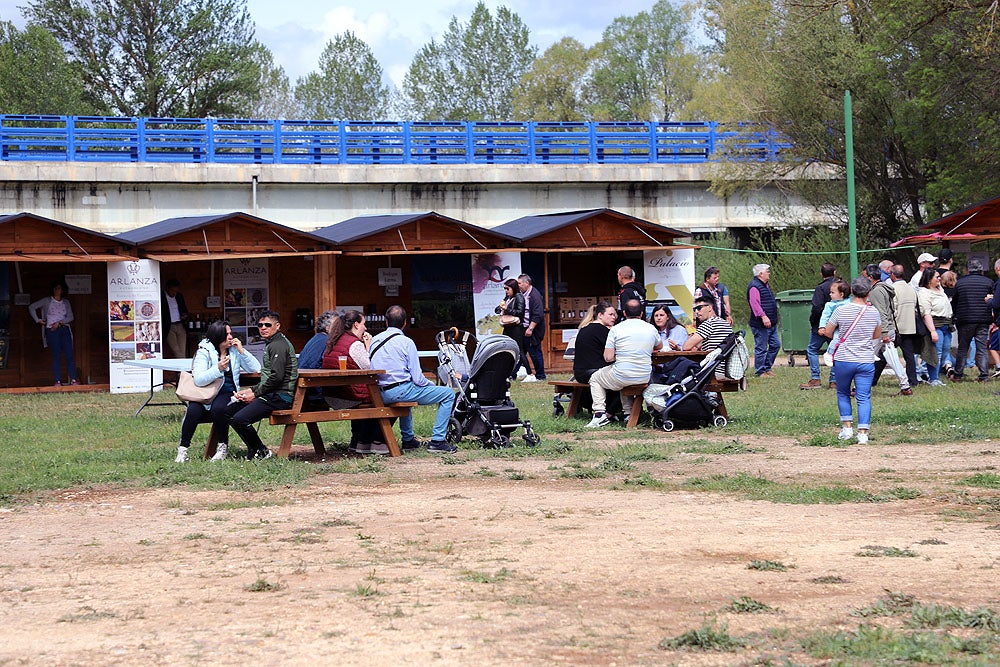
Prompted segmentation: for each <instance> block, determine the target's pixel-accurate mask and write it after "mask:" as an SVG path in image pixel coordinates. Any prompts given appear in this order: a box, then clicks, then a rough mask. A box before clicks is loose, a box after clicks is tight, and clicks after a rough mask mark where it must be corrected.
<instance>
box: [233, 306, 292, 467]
mask: <svg viewBox="0 0 1000 667" xmlns="http://www.w3.org/2000/svg"><path fill="white" fill-rule="evenodd" d="M257 329H258V330H259V331H260V337H261V338H263V339H264V340H265V341H267V345H266V346H265V347H264V367H263V368H262V369H261V371H260V382H259V383H257V384H256V385H254V386H253V387H249V388H247V389H241V390H240V391H238V392H236V393H235V394H233V398H234V399H236V401H235V402H233V403H231V404H230V405H229V408H228V409H227V410H226V415H227V416H228V417H229V423H230V424H231V425H232V427H233V430H234V431H236V433H237V434H238V435H239V436H240V437H241V438H242V439H243V442H245V443H246V445H247V459H249V460H251V461H252V460H254V459H269V458H271V456H273V455H272V454H271V450H270V449H268V448H267V447H265V446H264V443H263V442H261V439H260V436H259V435H257V431H256V429H254V427H253V425H254V424H256V423H257V422H259V421H260V420H261V419H266V418H267V417H268V416H270V414H271V413H272V412H274V411H275V410H287V409H288V408H290V407H292V395H293V394H294V392H295V383H296V382H297V381H298V379H299V368H298V363H297V360H296V357H295V348H294V347H293V346H292V342H291V341H290V340H288V338H286V337H285V334H283V333H281V319H280V317H279V316H278V313H276V312H274V311H273V310H269V311H267V312H265V313H264V314H263V315H261V316H260V320H259V321H258V322H257Z"/></svg>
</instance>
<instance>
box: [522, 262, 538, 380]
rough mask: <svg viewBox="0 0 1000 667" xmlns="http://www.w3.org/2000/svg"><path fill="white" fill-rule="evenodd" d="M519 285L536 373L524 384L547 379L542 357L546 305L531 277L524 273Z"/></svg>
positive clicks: (530, 356) (527, 335) (529, 348)
mask: <svg viewBox="0 0 1000 667" xmlns="http://www.w3.org/2000/svg"><path fill="white" fill-rule="evenodd" d="M517 284H518V286H520V288H521V294H523V295H524V341H525V347H526V348H527V350H528V354H527V357H528V358H530V359H531V365H532V366H533V368H534V371H535V372H534V373H533V374H531V375H528V376H527V377H526V378H524V380H522V382H535V381H537V380H544V379H545V358H544V357H543V356H542V339H543V338H545V303H544V302H543V301H542V293H541V292H539V291H538V290H537V289H535V288H534V286H533V285H532V283H531V276H529V275H528V274H527V273H522V274H521V275H520V276H518V277H517Z"/></svg>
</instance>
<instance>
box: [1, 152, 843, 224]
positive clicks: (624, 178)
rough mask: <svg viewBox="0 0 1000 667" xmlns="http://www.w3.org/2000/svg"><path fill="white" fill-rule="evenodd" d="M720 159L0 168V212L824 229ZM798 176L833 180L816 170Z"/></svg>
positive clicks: (144, 220) (108, 217)
mask: <svg viewBox="0 0 1000 667" xmlns="http://www.w3.org/2000/svg"><path fill="white" fill-rule="evenodd" d="M719 168H720V166H719V165H718V164H713V163H701V164H557V165H542V164H527V165H522V164H518V165H482V164H450V165H431V164H420V165H413V164H406V165H374V164H371V165H353V164H342V165H336V164H320V165H289V164H185V163H157V162H139V163H92V162H90V163H88V162H55V161H49V162H42V161H39V162H30V161H18V162H0V213H15V212H21V211H27V212H30V213H35V214H37V215H41V216H44V217H47V218H52V219H54V220H59V221H61V222H66V223H70V224H73V225H77V226H80V227H85V228H87V229H92V230H94V231H99V232H103V233H106V234H117V233H119V232H123V231H128V230H131V229H134V228H137V227H141V226H144V225H147V224H150V223H152V222H157V221H159V220H163V219H166V218H172V217H177V216H188V215H207V214H215V213H228V212H232V211H244V212H247V213H252V214H254V215H257V216H259V217H262V218H265V219H268V220H272V221H274V222H277V223H280V224H283V225H287V226H289V227H294V228H297V229H301V230H305V231H308V230H312V229H316V228H319V227H325V226H327V225H330V224H333V223H335V222H340V221H342V220H345V219H347V218H351V217H354V216H357V215H366V214H384V213H405V212H416V211H430V210H433V211H437V212H438V213H441V214H443V215H447V216H450V217H453V218H457V219H459V220H464V221H467V222H470V223H473V224H476V225H481V226H483V227H493V226H495V225H498V224H502V223H504V222H508V221H510V220H513V219H515V218H519V217H521V216H525V215H531V214H536V213H552V212H559V211H572V210H579V209H591V208H612V209H616V210H618V211H621V212H623V213H627V214H629V215H633V216H635V217H638V218H642V219H645V220H649V221H652V222H656V223H660V224H663V225H667V226H669V227H674V228H676V229H681V230H685V231H689V232H692V233H697V232H715V231H723V230H726V229H731V228H744V227H762V226H771V225H773V224H775V222H776V221H779V222H780V224H786V223H788V222H791V221H794V222H800V223H803V224H815V223H821V222H823V219H822V218H821V216H820V215H819V213H818V212H817V211H816V210H814V209H813V208H812V207H810V206H808V205H806V204H804V202H802V201H801V200H799V199H797V198H795V197H794V196H790V195H788V194H787V192H786V191H784V190H782V189H780V188H778V187H775V186H773V185H769V186H767V187H765V188H763V189H761V190H758V191H756V192H753V193H751V194H750V195H749V196H747V197H743V196H738V197H732V198H719V197H717V196H716V195H714V194H712V193H711V192H709V189H708V188H709V182H710V180H711V177H712V174H713V173H714V171H713V170H716V169H719ZM795 177H804V178H812V179H827V178H830V175H829V174H828V173H824V172H822V170H816V171H814V172H808V173H806V174H802V173H799V174H798V175H796V176H795Z"/></svg>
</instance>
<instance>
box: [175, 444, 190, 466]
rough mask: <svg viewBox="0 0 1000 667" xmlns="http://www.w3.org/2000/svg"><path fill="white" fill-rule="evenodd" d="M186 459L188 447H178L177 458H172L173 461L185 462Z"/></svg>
mask: <svg viewBox="0 0 1000 667" xmlns="http://www.w3.org/2000/svg"><path fill="white" fill-rule="evenodd" d="M187 460H188V448H187V447H178V448H177V458H176V459H174V463H187Z"/></svg>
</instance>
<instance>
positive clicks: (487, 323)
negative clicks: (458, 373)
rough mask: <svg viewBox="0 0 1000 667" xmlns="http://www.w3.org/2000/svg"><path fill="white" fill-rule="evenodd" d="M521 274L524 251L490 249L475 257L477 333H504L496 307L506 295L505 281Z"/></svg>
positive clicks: (473, 305)
mask: <svg viewBox="0 0 1000 667" xmlns="http://www.w3.org/2000/svg"><path fill="white" fill-rule="evenodd" d="M519 275H521V253H520V252H490V253H483V254H481V255H473V256H472V308H473V315H474V319H475V322H476V332H475V333H476V335H477V336H485V335H487V334H499V333H502V332H503V326H502V325H501V324H500V316H499V315H497V314H496V312H495V311H496V307H497V306H498V305H499V304H500V302H501V301H503V300H504V298H505V297H506V292H504V289H503V284H504V282H506V281H507V280H510V279H511V278H514V279H516V278H517V277H518V276H519Z"/></svg>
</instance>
